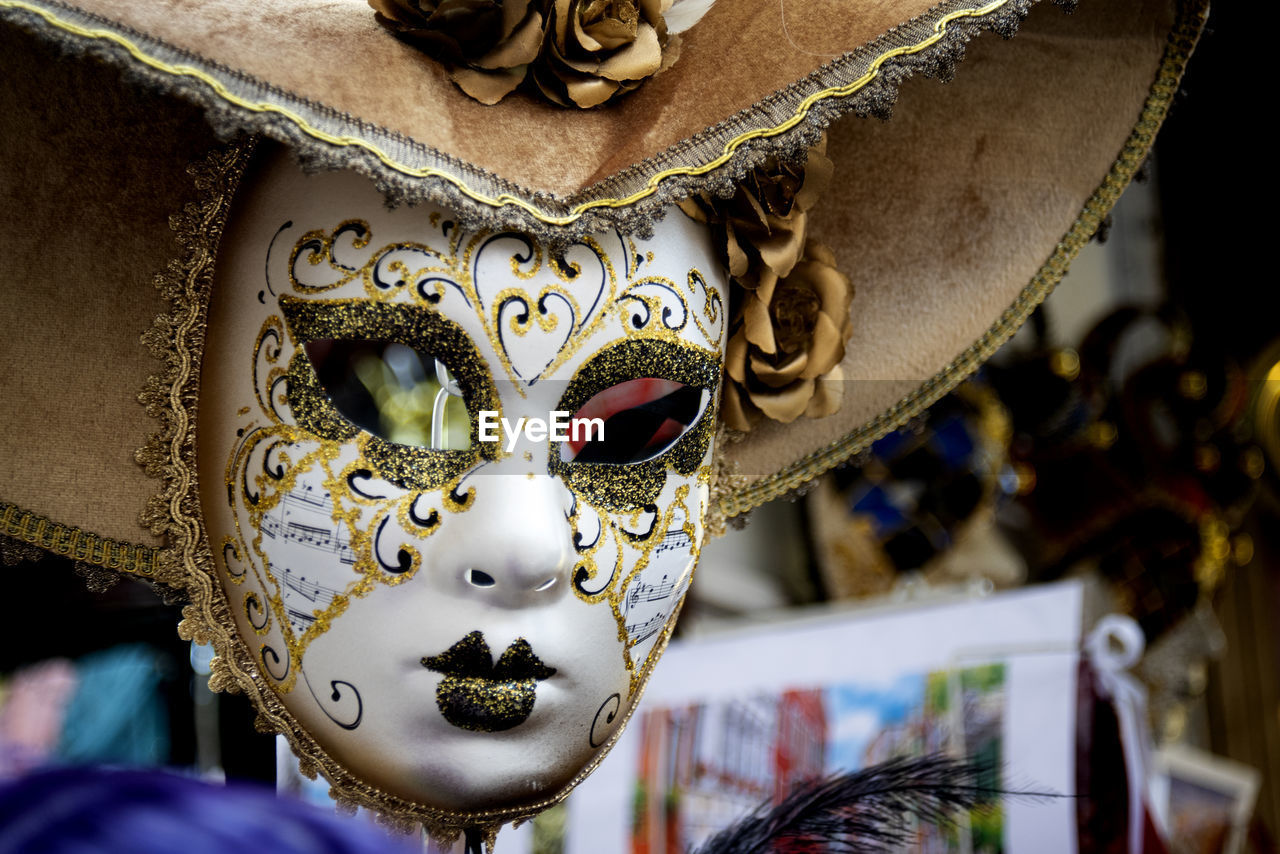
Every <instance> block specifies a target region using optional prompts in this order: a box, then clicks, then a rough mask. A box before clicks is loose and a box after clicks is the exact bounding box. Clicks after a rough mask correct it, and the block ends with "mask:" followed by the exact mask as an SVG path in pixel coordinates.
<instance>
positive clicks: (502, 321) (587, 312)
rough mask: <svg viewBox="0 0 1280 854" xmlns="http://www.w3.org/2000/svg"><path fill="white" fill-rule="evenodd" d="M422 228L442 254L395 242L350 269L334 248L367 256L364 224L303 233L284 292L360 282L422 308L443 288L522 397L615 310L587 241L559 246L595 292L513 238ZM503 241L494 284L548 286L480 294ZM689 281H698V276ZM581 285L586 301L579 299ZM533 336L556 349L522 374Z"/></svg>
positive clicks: (603, 260)
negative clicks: (469, 312) (550, 337)
mask: <svg viewBox="0 0 1280 854" xmlns="http://www.w3.org/2000/svg"><path fill="white" fill-rule="evenodd" d="M429 221H430V224H431V227H432V228H433V229H437V230H438V231H439V233H440V236H441V237H442V238H443V242H444V244H445V248H444V249H443V250H442V249H437V248H435V247H433V246H431V245H430V244H427V243H421V242H416V241H398V242H394V243H387V244H383V245H381V246H378V247H376V248H374V249H372V250H369V251H367V252H365V253H364V256H365V257H364V260H363V261H362V262H360V263H359V264H358V265H357V264H355V263H348V262H347V261H345V260H343V259H341V258H339V257H338V247H339V246H343V247H344V248H345V246H346V241H345V239H344V238H345V237H347V236H349V237H350V238H351V240H350V249H351V251H352V252H353V253H355V252H356V251H357V250H368V248H369V246H371V245H372V239H373V234H372V229H371V228H370V226H369V224H368V223H367V222H365V221H364V220H358V219H349V220H345V221H344V222H342V223H341V224H339V225H338V226H337V227H336V228H334V229H333V230H331V231H325V230H323V229H313V230H310V231H307V232H306V233H304V234H303V235H302V236H301V237H300V238H298V240H297V242H296V243H295V244H294V246H293V249H292V251H291V252H290V255H289V287H290V288H291V289H292V290H293V291H294V292H295V293H297V294H303V295H308V296H313V295H317V294H323V293H328V292H332V291H335V290H338V289H340V288H343V287H345V286H346V285H348V284H350V283H351V282H360V283H361V286H362V288H363V290H364V294H365V296H366V297H368V298H369V299H371V300H374V301H378V302H390V301H392V300H399V301H403V300H404V299H405V298H406V297H407V298H408V299H409V300H410V301H412V302H414V303H416V304H419V305H422V306H427V307H429V306H434V305H435V304H436V303H439V302H440V301H441V299H443V298H444V296H445V294H446V292H447V291H448V290H450V289H452V290H455V291H456V292H458V293H459V294H460V295H462V297H463V298H464V299H465V300H466V302H467V304H468V305H470V306H471V307H472V309H473V310H474V311H475V313H476V317H477V319H478V320H479V321H480V323H481V326H482V327H483V329H484V332H485V337H486V338H487V340H488V342H489V346H490V348H491V349H492V352H493V353H494V354H495V355H496V357H497V359H498V361H499V362H500V363H501V364H502V367H503V370H504V371H505V372H506V375H507V377H508V379H510V380H511V381H512V382H513V383H515V384H516V387H517V389H518V390H520V391H521V393H522V394H523V388H522V387H523V386H524V385H526V384H531V383H533V382H536V381H537V380H538V379H540V378H542V377H545V376H548V375H549V374H552V373H554V372H555V371H556V370H557V369H558V368H560V367H561V366H562V365H564V364H565V363H566V362H567V361H569V360H570V359H572V358H574V356H575V355H576V354H577V352H578V350H579V348H580V346H581V345H582V343H583V342H585V341H586V340H587V339H588V338H590V336H591V335H592V334H593V333H594V332H596V331H597V330H598V329H599V328H600V326H601V324H603V323H604V321H605V318H606V317H607V316H608V313H609V311H610V309H611V307H613V306H614V305H615V304H616V302H617V291H618V274H617V271H616V270H615V269H614V267H613V263H612V262H611V261H610V259H609V254H608V252H606V251H605V249H604V248H603V247H602V246H601V245H600V243H599V242H598V241H597V240H596V239H595V238H594V237H584V238H582V239H581V240H579V241H576V242H575V243H574V244H572V245H571V246H570V247H569V251H570V252H571V251H572V250H573V249H575V248H582V249H585V250H586V251H587V252H588V253H589V254H590V256H591V257H592V259H593V260H594V262H595V263H596V264H598V266H599V283H598V285H595V286H592V287H586V286H584V284H583V282H584V281H585V277H586V276H587V275H588V272H587V271H584V270H583V266H582V264H581V263H579V262H577V261H570V260H567V259H565V258H557V257H553V256H551V255H549V253H547V252H546V250H545V249H544V247H542V246H541V245H539V244H538V243H537V242H536V241H533V240H531V239H529V238H527V237H525V236H523V235H518V234H513V233H495V232H491V231H487V230H481V231H477V232H464V231H462V230H460V229H459V228H458V227H457V225H456V223H454V222H453V221H451V220H447V219H442V218H440V217H439V216H438V215H437V214H433V215H432V216H431V217H430V218H429ZM618 237H619V240H622V241H623V242H624V245H626V243H627V241H629V238H624V237H622V236H621V235H618ZM509 243H514V244H515V248H512V249H509V250H508V251H510V252H511V254H510V256H509V257H508V258H507V263H506V264H504V265H502V274H503V275H504V276H505V275H507V274H510V275H511V276H514V277H515V278H516V279H518V280H521V281H528V282H531V283H532V282H534V281H535V279H537V278H538V277H539V276H540V275H546V274H550V276H551V277H552V279H553V281H551V282H546V281H545V280H544V281H543V282H541V284H535V285H533V287H532V288H524V287H506V288H502V289H500V290H498V291H496V292H494V293H490V292H489V290H488V289H487V287H486V285H487V277H485V276H484V275H483V274H481V273H480V272H479V271H480V265H481V259H482V257H483V256H487V254H488V253H489V252H491V251H494V250H493V248H492V247H494V246H496V245H499V244H509ZM630 245H631V251H630V252H627V258H628V263H630V261H631V259H632V258H633V256H634V255H635V254H636V253H635V250H634V244H633V243H632V244H630ZM353 261H354V259H353ZM300 266H301V268H302V269H306V268H315V269H317V270H319V271H320V272H322V273H328V274H330V275H329V276H328V277H327V278H325V277H318V278H314V279H313V278H312V277H306V276H303V275H302V274H301V273H300V272H299V270H300ZM695 272H696V271H695ZM691 275H692V274H691ZM697 275H698V277H699V278H701V273H698V274H697ZM691 282H692V279H691ZM584 287H586V291H587V293H586V294H585V295H586V296H589V297H590V301H589V302H588V301H587V300H586V299H580V298H579V296H580V295H581V294H580V293H579V292H580V291H582V290H583V289H584ZM704 290H705V280H704ZM716 299H717V300H718V295H717V296H716ZM680 301H681V309H682V312H683V313H684V314H687V313H688V311H689V309H688V306H687V305H686V304H685V303H684V299H683V297H680ZM557 305H558V308H559V309H560V310H559V311H557V310H556V308H557ZM535 329H536V330H538V331H540V332H541V333H543V334H558V335H559V336H560V340H558V341H556V342H555V343H556V344H557V345H558V346H557V347H556V348H555V349H554V355H552V357H551V359H550V360H549V361H547V362H546V363H545V364H535V365H533V366H529V365H526V364H523V361H524V360H523V359H522V358H521V356H522V355H523V354H522V353H521V352H519V351H518V347H519V344H518V342H519V341H520V340H521V339H526V338H528V336H529V335H530V333H531V332H532V331H534V330H535ZM509 336H510V337H509ZM708 340H710V341H718V340H719V339H718V338H715V339H708ZM517 362H521V364H519V365H518V364H517Z"/></svg>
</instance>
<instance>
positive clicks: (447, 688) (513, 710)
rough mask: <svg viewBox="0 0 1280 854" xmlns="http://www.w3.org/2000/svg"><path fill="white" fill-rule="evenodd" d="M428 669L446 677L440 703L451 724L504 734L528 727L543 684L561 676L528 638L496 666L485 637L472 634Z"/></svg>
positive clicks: (429, 660)
mask: <svg viewBox="0 0 1280 854" xmlns="http://www.w3.org/2000/svg"><path fill="white" fill-rule="evenodd" d="M422 666H423V667H425V668H427V669H428V670H434V671H436V672H437V673H443V674H444V679H441V680H440V686H439V687H438V688H436V705H438V706H439V707H440V714H442V715H444V719H445V720H447V721H448V722H449V723H451V724H453V725H454V726H456V727H460V728H461V729H468V730H473V731H475V732H502V731H503V730H508V729H511V728H512V727H516V726H519V725H520V724H522V723H524V722H525V721H526V720H527V719H528V717H529V715H530V713H532V712H533V701H534V699H535V694H536V692H537V683H538V681H539V680H542V679H549V678H550V677H552V676H554V675H555V672H556V671H555V668H554V667H548V666H547V665H545V664H543V663H542V661H541V660H539V658H538V657H537V656H536V655H534V654H533V647H531V646H530V645H529V642H528V641H527V640H525V639H524V638H517V639H516V641H515V643H513V644H511V646H509V647H507V649H506V651H505V652H503V653H502V657H501V658H499V659H498V663H497V664H494V662H493V655H492V653H491V652H490V651H489V644H487V643H485V639H484V634H483V633H481V632H471V633H470V634H469V635H467V636H466V637H464V638H463V639H462V640H460V641H458V642H457V643H455V644H454V645H453V646H451V647H449V648H448V649H447V650H445V651H444V652H442V653H440V654H439V655H430V656H424V657H423V659H422Z"/></svg>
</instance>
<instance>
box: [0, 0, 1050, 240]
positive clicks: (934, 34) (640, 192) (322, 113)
mask: <svg viewBox="0 0 1280 854" xmlns="http://www.w3.org/2000/svg"><path fill="white" fill-rule="evenodd" d="M1037 2H1040V0H988V2H987V3H985V4H983V5H979V6H975V5H974V2H973V0H942V2H939V3H938V4H937V5H936V6H934V7H933V8H931V9H930V10H929V11H928V12H926V13H924V14H922V15H920V16H919V17H917V18H914V19H912V20H909V21H905V22H903V23H902V24H900V25H898V26H897V27H894V28H891V29H890V30H888V31H887V32H886V33H885V34H884V35H882V36H881V37H880V38H878V39H877V40H875V41H873V42H871V43H869V44H867V45H866V46H864V47H863V48H859V49H857V50H854V51H851V52H849V53H846V54H844V55H843V56H841V57H840V58H838V59H836V60H833V61H831V62H828V63H827V64H825V65H823V66H822V67H821V68H820V69H818V70H816V71H814V72H813V73H811V74H810V75H808V76H807V77H806V78H804V79H802V80H799V81H797V82H795V83H793V84H791V85H790V86H787V87H784V88H783V89H780V90H778V91H777V92H775V93H774V94H772V95H770V96H768V97H766V98H764V99H762V100H761V101H760V102H758V103H756V104H755V105H753V106H752V107H750V108H748V109H746V110H743V111H742V112H740V113H739V114H737V115H735V116H733V117H730V118H728V119H726V120H725V121H723V122H721V123H719V124H718V125H715V126H713V127H709V128H707V129H705V130H704V131H701V132H699V133H698V134H695V135H694V136H692V137H690V138H688V139H685V140H683V141H682V142H679V143H677V144H675V145H674V146H672V148H670V149H668V150H667V151H665V152H661V153H658V154H656V155H653V156H651V157H649V158H646V159H645V160H643V161H641V162H639V163H636V164H635V165H633V166H631V167H629V168H627V169H624V170H622V171H621V172H618V173H616V174H615V175H613V176H611V177H609V178H606V179H605V180H604V181H601V182H600V183H598V184H596V185H594V186H592V187H588V188H585V189H582V190H579V191H577V192H575V193H572V194H570V196H568V197H567V198H559V197H556V196H554V195H551V194H546V193H540V192H535V191H534V190H530V189H528V188H524V187H520V186H518V185H515V184H513V183H511V182H509V181H506V180H504V179H502V178H501V177H499V176H497V175H495V174H493V173H491V172H489V171H488V170H485V169H483V168H480V167H472V166H469V165H468V164H466V163H463V162H460V161H458V160H456V159H454V158H452V157H449V156H448V155H445V154H443V153H441V152H439V151H436V150H435V149H433V148H431V147H429V146H427V145H424V144H421V143H417V142H414V141H413V140H411V139H409V138H407V137H405V136H403V135H401V134H398V133H393V132H391V131H388V130H386V129H385V128H381V127H378V126H372V125H369V124H367V123H364V122H360V121H358V120H357V119H355V118H354V117H353V116H351V115H348V114H343V113H339V112H337V111H336V110H331V109H329V108H326V107H324V106H322V105H319V104H316V103H313V102H310V101H307V100H305V99H303V98H301V97H299V96H297V95H294V94H293V93H290V92H285V91H282V90H278V89H276V88H274V87H271V86H269V85H268V84H265V83H263V82H262V81H258V80H256V79H254V78H250V77H248V76H246V75H241V74H239V73H237V72H234V71H232V70H230V69H226V68H221V67H220V66H217V65H216V64H213V63H212V62H210V61H208V60H205V59H203V58H202V57H199V56H197V55H194V54H190V53H187V52H185V51H182V50H179V49H177V48H174V47H171V46H169V45H167V44H165V43H164V42H161V41H159V40H158V39H153V38H150V37H148V36H145V35H144V34H142V33H137V32H134V31H133V30H131V29H129V28H127V27H124V26H122V25H117V24H113V23H112V22H111V21H109V20H107V19H104V18H101V17H99V16H97V15H94V14H92V13H88V12H84V11H82V10H78V9H75V8H74V7H71V6H68V5H66V4H64V3H61V2H58V0H44V1H43V3H41V4H37V3H34V2H28V0H0V12H5V11H10V12H13V11H17V12H21V13H26V15H27V16H28V20H26V21H20V20H19V19H17V18H15V21H18V22H19V23H24V24H25V25H27V26H30V25H31V24H33V23H35V21H33V20H31V18H32V17H34V18H35V19H38V21H40V22H42V23H43V24H44V25H45V26H46V27H49V28H52V30H54V34H55V38H56V37H58V36H60V37H61V38H59V39H58V40H59V41H60V42H61V43H63V44H65V45H67V46H69V47H73V48H75V49H90V50H94V51H95V52H97V53H99V54H100V55H102V56H103V57H104V58H107V59H112V60H115V61H119V60H120V59H122V58H123V57H124V56H127V57H128V58H130V59H132V60H133V63H134V69H133V70H135V71H137V70H141V71H143V72H144V73H145V76H147V77H148V79H150V80H151V81H152V82H154V83H156V84H158V85H160V86H161V87H162V88H166V89H170V90H173V91H176V92H177V93H179V94H181V95H184V96H186V97H188V98H189V99H191V100H194V101H196V102H198V103H200V104H201V105H202V106H204V107H205V108H206V109H207V110H208V111H209V112H210V115H209V118H210V121H211V122H212V123H213V124H214V125H215V126H217V127H220V128H223V129H224V130H230V129H236V130H241V131H250V132H253V133H260V134H264V135H269V136H271V137H273V138H276V139H278V140H279V141H281V142H285V143H286V144H291V145H294V146H295V147H297V148H298V149H299V150H300V151H304V152H305V153H307V154H308V155H309V156H311V157H312V159H313V162H316V163H319V164H322V165H326V166H329V167H330V168H349V169H354V170H356V171H358V172H362V173H364V174H366V175H370V176H372V177H375V178H378V179H380V181H381V182H382V183H385V184H386V185H387V186H388V189H389V191H390V192H391V193H392V195H394V196H396V197H397V198H399V199H401V200H404V201H409V202H418V201H433V202H436V203H439V204H442V205H444V206H447V207H451V208H454V209H455V210H456V211H457V213H458V215H459V217H460V219H461V220H462V222H463V224H464V225H467V226H468V227H480V226H482V225H483V226H489V227H495V228H519V229H521V230H524V231H528V232H530V233H532V234H536V235H537V236H539V237H540V238H546V239H548V240H554V239H555V237H554V235H555V234H556V232H558V231H563V232H565V233H564V234H561V235H560V237H561V238H568V239H572V238H573V237H576V236H579V235H580V234H585V233H590V232H595V231H601V230H604V229H606V228H611V227H617V228H620V229H621V230H623V231H628V232H632V231H634V232H636V233H640V234H645V233H647V232H648V231H649V230H651V229H652V225H653V221H654V220H656V219H660V218H661V217H662V215H663V213H664V210H665V208H666V207H668V206H669V205H671V204H674V203H675V202H677V201H679V200H681V199H683V198H686V197H688V196H689V195H691V194H692V193H693V192H696V191H698V190H704V189H710V190H712V191H718V190H719V189H721V188H722V187H723V186H727V185H728V184H732V183H734V182H736V181H737V180H739V179H740V178H741V176H742V175H743V174H745V172H746V171H747V170H748V169H750V168H751V167H752V166H753V165H755V163H756V162H757V161H758V160H759V159H760V158H761V157H764V156H767V155H769V154H775V155H780V156H784V157H791V156H794V155H795V153H796V152H797V151H800V150H803V149H804V148H807V146H809V145H811V144H812V143H813V142H815V141H816V138H817V136H818V134H820V133H821V132H822V131H823V130H824V129H825V128H826V127H827V125H829V124H830V123H831V122H832V121H833V120H834V119H835V118H837V117H839V116H841V115H844V114H845V113H848V112H859V113H877V114H887V111H888V110H889V109H890V108H891V106H892V100H893V94H894V92H895V91H896V89H897V87H898V85H900V83H901V79H905V77H906V76H910V75H911V74H912V73H915V72H917V71H924V72H926V73H935V74H936V73H945V72H947V71H949V69H950V68H951V67H953V66H954V65H955V63H956V61H957V59H958V54H960V53H962V51H963V45H964V43H965V42H967V41H968V40H969V39H970V38H972V37H973V36H974V35H975V34H976V33H978V32H981V31H984V30H996V31H999V32H1001V33H1002V34H1004V35H1006V36H1007V35H1010V34H1011V33H1012V31H1013V30H1014V29H1016V26H1017V23H1018V22H1019V21H1020V20H1021V19H1022V18H1023V17H1024V16H1025V15H1026V13H1027V11H1028V10H1029V9H1030V7H1031V6H1032V5H1034V4H1035V3H1037ZM1055 2H1059V3H1064V4H1066V5H1071V3H1072V2H1073V0H1055ZM54 9H56V10H58V11H57V12H55V11H53V10H54ZM37 29H39V27H37ZM122 55H123V56H122ZM165 57H167V58H165ZM188 62H190V63H194V64H204V65H205V66H206V67H208V68H212V69H216V70H218V71H220V72H221V73H222V74H224V75H225V76H226V78H227V80H228V81H234V83H235V84H236V86H237V88H239V87H243V89H244V93H243V94H242V93H238V92H235V91H232V89H231V88H229V87H228V85H227V84H226V82H224V81H223V80H220V79H218V78H217V77H215V76H213V75H212V74H210V73H209V72H208V71H205V70H203V69H201V68H198V67H195V65H194V64H187V63H188ZM126 65H128V63H126ZM891 70H893V71H897V72H903V71H905V74H901V73H899V74H896V75H894V74H890V73H889V72H890V71H891ZM895 76H896V77H897V78H901V79H891V78H894V77H895ZM191 84H200V85H199V86H192V85H191ZM268 94H269V95H271V96H274V97H276V98H277V99H279V100H280V103H273V102H271V101H266V100H260V99H256V98H255V97H254V96H255V95H268ZM860 99H861V100H860ZM284 103H288V104H289V106H284V105H283V104H284ZM228 106H231V107H234V108H235V111H238V113H240V114H242V115H246V116H248V117H256V118H250V119H248V120H243V121H241V120H237V116H236V115H233V114H231V113H229V111H228V110H227V109H226V108H227V107H228ZM219 110H220V111H221V112H220V113H219V112H217V111H219ZM282 123H283V124H282ZM321 125H327V126H329V128H330V130H326V129H325V128H324V127H321ZM343 129H347V130H350V131H352V133H342V132H340V131H341V130H343ZM333 131H339V132H333ZM726 136H728V137H729V138H728V139H727V141H724V142H718V141H717V140H724V139H725V137H726ZM374 139H377V141H376V142H375V141H374ZM308 149H309V150H308ZM340 152H341V153H340ZM412 160H417V161H418V162H419V163H423V162H425V163H427V164H430V165H414V164H413V163H412V162H410V161H412ZM673 161H677V165H674V166H669V167H667V168H661V167H662V166H663V165H664V164H667V163H671V162H673ZM678 161H683V162H678ZM646 173H647V174H648V177H647V178H646V177H645V175H646ZM535 190H536V188H535Z"/></svg>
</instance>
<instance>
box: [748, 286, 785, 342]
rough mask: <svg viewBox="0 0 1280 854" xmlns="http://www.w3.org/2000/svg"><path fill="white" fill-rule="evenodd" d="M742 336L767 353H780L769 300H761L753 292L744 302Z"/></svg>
mask: <svg viewBox="0 0 1280 854" xmlns="http://www.w3.org/2000/svg"><path fill="white" fill-rule="evenodd" d="M742 334H743V337H744V338H746V339H747V341H749V342H751V343H752V344H754V345H755V346H757V347H759V348H760V349H761V350H763V351H764V352H765V353H768V354H769V355H771V356H772V355H773V354H774V353H777V352H778V342H777V339H776V338H774V335H773V318H772V317H770V316H769V298H768V296H765V297H764V298H761V297H759V296H757V295H756V292H754V291H752V292H749V293H747V294H746V295H745V296H744V297H743V300H742Z"/></svg>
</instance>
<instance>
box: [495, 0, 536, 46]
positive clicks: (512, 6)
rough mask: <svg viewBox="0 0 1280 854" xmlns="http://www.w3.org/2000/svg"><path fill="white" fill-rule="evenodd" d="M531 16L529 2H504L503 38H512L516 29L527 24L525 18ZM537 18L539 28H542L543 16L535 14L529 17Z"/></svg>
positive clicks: (511, 0) (509, 0)
mask: <svg viewBox="0 0 1280 854" xmlns="http://www.w3.org/2000/svg"><path fill="white" fill-rule="evenodd" d="M528 14H529V0H503V2H502V37H503V38H504V39H508V38H511V34H512V33H514V32H515V31H516V28H517V27H519V26H521V24H522V23H524V22H525V16H526V15H528ZM534 16H537V18H538V27H539V29H541V27H542V14H541V13H539V12H534V13H533V15H529V17H534Z"/></svg>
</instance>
